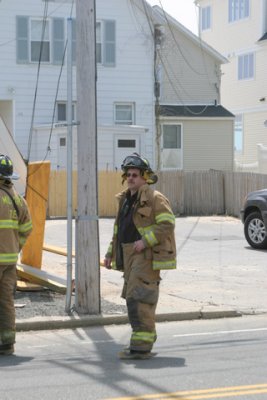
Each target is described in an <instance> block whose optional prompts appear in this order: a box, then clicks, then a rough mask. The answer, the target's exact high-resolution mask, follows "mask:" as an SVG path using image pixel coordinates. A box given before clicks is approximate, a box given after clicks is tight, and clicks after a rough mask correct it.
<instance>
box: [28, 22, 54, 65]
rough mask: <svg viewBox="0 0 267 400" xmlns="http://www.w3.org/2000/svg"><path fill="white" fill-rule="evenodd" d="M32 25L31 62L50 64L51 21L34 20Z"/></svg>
mask: <svg viewBox="0 0 267 400" xmlns="http://www.w3.org/2000/svg"><path fill="white" fill-rule="evenodd" d="M30 25H31V27H30V61H32V62H38V61H39V59H40V60H41V61H42V62H50V23H49V21H45V22H44V21H43V20H37V19H33V20H31V21H30Z"/></svg>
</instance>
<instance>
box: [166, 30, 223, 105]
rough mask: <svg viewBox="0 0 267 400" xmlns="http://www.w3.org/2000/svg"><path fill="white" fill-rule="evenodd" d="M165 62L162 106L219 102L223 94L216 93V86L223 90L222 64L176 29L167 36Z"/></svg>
mask: <svg viewBox="0 0 267 400" xmlns="http://www.w3.org/2000/svg"><path fill="white" fill-rule="evenodd" d="M166 31H168V27H166ZM173 36H175V40H174V39H173ZM161 58H162V60H163V66H162V93H161V98H160V100H161V102H162V103H168V104H170V103H175V104H214V103H215V101H217V102H219V94H218V92H217V91H216V85H217V87H219V86H220V82H219V79H220V65H219V63H216V61H215V59H214V58H212V57H211V56H210V55H208V53H207V52H205V51H204V50H203V49H202V48H201V47H199V46H197V45H196V44H195V43H193V41H191V40H189V39H188V38H187V37H186V36H185V35H184V34H182V33H180V32H178V31H177V30H175V28H173V29H172V33H170V32H168V34H167V32H166V34H165V36H164V45H163V50H162V57H161ZM166 70H167V72H166Z"/></svg>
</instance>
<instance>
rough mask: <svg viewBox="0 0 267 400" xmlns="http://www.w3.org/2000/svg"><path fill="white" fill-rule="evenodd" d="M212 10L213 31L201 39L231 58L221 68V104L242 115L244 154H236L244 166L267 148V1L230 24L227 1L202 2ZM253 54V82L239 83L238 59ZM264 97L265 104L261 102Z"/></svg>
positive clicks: (253, 4) (253, 0)
mask: <svg viewBox="0 0 267 400" xmlns="http://www.w3.org/2000/svg"><path fill="white" fill-rule="evenodd" d="M199 3H200V6H205V5H207V4H208V3H209V5H211V7H212V29H211V30H209V31H203V32H202V39H203V40H205V41H207V43H209V44H210V45H211V46H213V47H214V48H215V49H216V50H217V51H219V52H221V53H222V54H223V55H225V56H226V57H228V58H229V64H225V65H223V66H222V71H223V76H222V84H221V89H222V103H223V104H224V106H225V107H226V108H228V109H229V110H230V111H231V112H232V113H233V114H242V115H243V153H242V154H239V153H236V154H235V159H236V161H237V162H238V163H241V164H242V163H243V164H244V165H247V164H250V163H256V162H257V161H259V160H258V154H257V144H258V143H261V144H263V145H264V146H267V128H266V127H264V125H263V123H264V121H265V120H266V119H267V80H266V70H267V41H266V40H265V41H260V42H259V41H258V40H259V39H260V38H261V37H262V36H263V34H264V33H266V29H267V13H266V11H267V1H266V0H250V16H249V18H247V19H244V20H239V21H236V22H233V23H228V0H209V1H208V0H200V1H199ZM249 52H254V57H255V60H254V61H255V75H254V78H253V79H248V80H238V75H237V74H238V66H237V63H238V56H239V55H242V54H246V53H249ZM262 98H265V101H260V99H262Z"/></svg>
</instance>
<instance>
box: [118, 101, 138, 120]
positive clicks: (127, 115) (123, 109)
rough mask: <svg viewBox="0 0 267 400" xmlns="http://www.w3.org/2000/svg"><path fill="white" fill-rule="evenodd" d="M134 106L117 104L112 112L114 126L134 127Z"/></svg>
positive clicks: (131, 104)
mask: <svg viewBox="0 0 267 400" xmlns="http://www.w3.org/2000/svg"><path fill="white" fill-rule="evenodd" d="M134 122H135V121H134V104H133V103H120V104H119V103H117V104H115V110H114V123H115V124H116V125H134Z"/></svg>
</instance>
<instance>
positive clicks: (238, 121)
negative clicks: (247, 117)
mask: <svg viewBox="0 0 267 400" xmlns="http://www.w3.org/2000/svg"><path fill="white" fill-rule="evenodd" d="M234 150H235V152H236V153H242V151H243V116H242V115H241V114H240V115H236V117H235V122H234Z"/></svg>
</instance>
